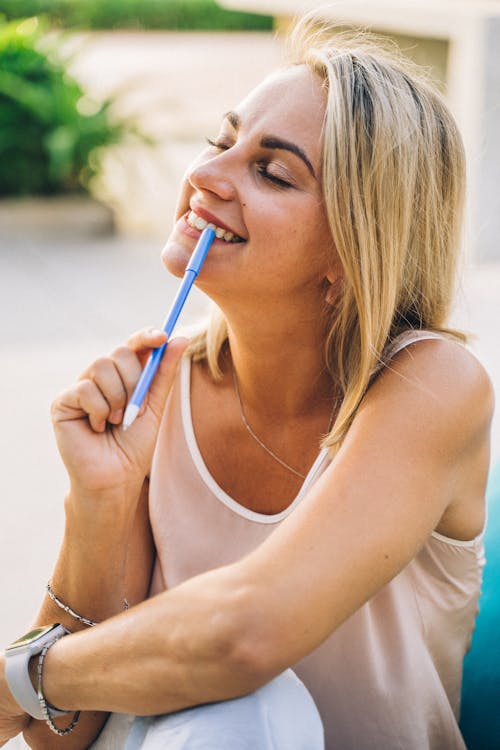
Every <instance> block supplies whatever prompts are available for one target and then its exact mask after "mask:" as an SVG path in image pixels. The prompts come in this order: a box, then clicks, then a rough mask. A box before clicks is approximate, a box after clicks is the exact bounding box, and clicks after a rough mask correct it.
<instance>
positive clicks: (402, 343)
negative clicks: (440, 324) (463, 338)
mask: <svg viewBox="0 0 500 750" xmlns="http://www.w3.org/2000/svg"><path fill="white" fill-rule="evenodd" d="M446 338H447V337H446V336H445V335H444V334H443V333H438V332H437V331H421V330H418V331H416V330H409V331H403V333H400V334H399V336H396V338H395V339H393V340H392V341H391V342H390V343H389V344H388V345H387V346H386V348H385V349H384V351H383V354H382V363H383V365H385V364H386V363H387V362H389V361H390V360H391V359H392V358H393V357H395V356H396V354H398V352H400V351H402V350H403V349H405V348H406V347H407V346H410V344H415V343H416V342H417V341H426V340H428V339H446Z"/></svg>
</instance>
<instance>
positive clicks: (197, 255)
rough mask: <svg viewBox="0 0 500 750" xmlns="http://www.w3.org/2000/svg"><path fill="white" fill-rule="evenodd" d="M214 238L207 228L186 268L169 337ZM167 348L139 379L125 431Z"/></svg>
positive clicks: (155, 355)
mask: <svg viewBox="0 0 500 750" xmlns="http://www.w3.org/2000/svg"><path fill="white" fill-rule="evenodd" d="M214 237H215V232H214V230H213V229H211V228H210V227H206V228H205V229H204V230H203V232H202V233H201V237H200V239H199V240H198V242H197V243H196V247H195V249H194V251H193V254H192V256H191V258H190V260H189V263H188V264H187V266H186V271H185V273H184V278H183V279H182V282H181V285H180V287H179V289H178V291H177V294H176V295H175V299H174V301H173V302H172V307H171V308H170V310H169V312H168V315H167V317H166V320H165V323H164V324H163V330H164V331H165V333H166V334H167V336H168V337H170V334H171V333H172V331H173V330H174V326H175V324H176V323H177V318H178V317H179V315H180V314H181V310H182V308H183V307H184V303H185V302H186V299H187V296H188V294H189V291H190V289H191V287H192V286H193V283H194V281H195V279H196V277H197V276H198V274H199V272H200V268H201V267H202V265H203V261H204V260H205V258H206V255H207V253H208V250H209V248H210V245H211V244H212V242H213V241H214ZM167 346H168V341H167V342H166V343H165V344H163V345H162V346H160V347H158V349H154V350H153V351H152V352H151V355H150V357H149V359H148V361H147V362H146V365H145V367H144V370H143V371H142V374H141V377H140V378H139V380H138V382H137V385H136V387H135V390H134V392H133V394H132V398H131V399H130V401H129V403H128V405H127V408H126V409H125V414H124V417H123V423H122V427H123V429H124V430H126V429H127V428H128V427H130V425H131V424H132V423H133V422H134V420H135V418H136V417H137V414H138V413H139V409H140V408H141V406H142V402H143V401H144V399H145V397H146V394H147V392H148V390H149V386H150V385H151V383H152V381H153V378H154V376H155V374H156V371H157V369H158V367H159V364H160V362H161V359H162V357H163V354H164V352H165V349H166V348H167Z"/></svg>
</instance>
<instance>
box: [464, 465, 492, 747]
mask: <svg viewBox="0 0 500 750" xmlns="http://www.w3.org/2000/svg"><path fill="white" fill-rule="evenodd" d="M487 497H488V521H487V529H486V534H485V538H484V544H485V549H486V567H485V569H484V578H483V586H482V594H481V598H480V600H479V615H478V618H477V621H476V628H475V630H474V634H473V638H472V648H471V650H470V651H469V653H468V654H467V656H466V657H465V661H464V677H463V685H462V710H461V717H460V729H461V731H462V734H463V736H464V740H465V744H466V745H467V748H468V750H499V748H500V463H497V464H496V466H495V467H494V469H493V471H492V472H491V474H490V479H489V482H488V492H487Z"/></svg>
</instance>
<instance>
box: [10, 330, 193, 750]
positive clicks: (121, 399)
mask: <svg viewBox="0 0 500 750" xmlns="http://www.w3.org/2000/svg"><path fill="white" fill-rule="evenodd" d="M164 340H165V335H164V334H163V333H162V332H156V333H153V334H151V332H140V333H138V334H135V335H134V336H132V337H131V339H130V340H129V342H128V346H127V347H122V348H120V349H118V350H116V351H115V352H114V353H113V354H112V355H111V356H110V357H108V358H103V359H100V360H97V361H96V362H94V363H93V364H92V365H91V366H90V367H89V368H88V370H87V371H85V372H84V373H83V375H82V377H81V378H80V381H79V382H78V383H77V384H76V385H75V386H73V387H72V388H70V389H69V390H68V391H67V392H65V393H63V394H62V395H61V396H60V397H59V398H58V399H56V401H55V402H54V405H53V409H52V416H53V421H54V427H55V432H56V438H57V441H58V447H59V450H60V452H61V455H62V457H63V460H64V462H65V465H66V468H67V470H68V474H69V478H70V491H69V494H68V497H67V498H66V501H65V511H66V526H65V533H64V538H63V542H62V546H61V549H60V553H59V557H58V560H57V563H56V567H55V570H54V573H53V576H52V579H51V585H52V589H53V591H54V592H55V593H56V595H57V596H58V598H59V599H60V600H62V601H63V602H64V603H65V604H68V605H69V606H70V607H71V608H72V609H73V610H74V611H76V612H78V613H80V614H81V615H83V616H84V617H85V618H87V619H90V620H94V621H96V622H101V621H103V620H105V619H106V618H109V617H110V616H112V615H113V614H115V613H117V612H120V611H122V610H123V606H124V598H125V597H127V599H128V600H129V601H130V603H131V604H135V603H137V602H138V601H141V600H142V599H144V597H145V596H146V595H147V592H148V588H149V581H150V577H151V570H152V564H153V555H154V548H153V547H154V545H153V540H152V534H151V529H150V525H149V515H148V480H147V479H145V477H146V476H147V474H148V473H149V467H150V463H151V457H152V452H153V449H154V444H155V441H156V433H157V429H158V426H159V421H160V418H161V414H162V411H163V405H164V402H165V398H166V396H167V394H168V391H169V389H170V386H171V383H172V381H173V377H174V374H175V369H176V364H177V360H178V356H179V355H180V353H181V352H182V350H183V348H184V344H183V343H182V342H178V343H172V344H171V346H170V347H169V351H168V355H167V357H165V358H164V359H165V362H164V363H162V365H163V367H162V371H161V373H159V376H158V378H157V382H156V383H155V387H153V388H152V389H151V391H150V394H149V400H148V403H147V404H146V405H145V408H144V409H143V414H142V419H140V420H137V422H138V424H137V426H136V427H135V428H134V430H131V431H130V432H131V435H130V436H127V435H125V434H124V433H123V431H122V430H121V428H119V427H113V424H117V425H119V424H120V422H121V414H122V413H123V409H124V407H125V404H126V401H127V400H128V398H130V395H131V393H132V391H133V388H134V385H135V382H136V380H137V378H138V376H139V374H140V371H141V366H142V364H143V363H144V359H145V358H146V356H147V355H148V353H149V351H150V349H151V347H152V346H157V345H159V344H161V343H163V342H164ZM53 622H60V623H62V624H63V625H64V626H65V627H66V628H67V629H68V630H70V631H71V632H75V631H78V630H82V629H84V628H85V626H84V625H83V624H82V623H80V622H79V621H78V620H76V619H75V618H73V617H72V616H71V615H69V614H67V613H65V612H64V611H63V610H61V608H60V607H58V606H57V605H56V603H55V602H53V601H52V600H51V598H50V597H49V596H48V595H46V596H45V599H44V601H43V604H42V607H41V609H40V612H39V614H38V616H37V618H36V622H35V624H37V625H38V624H40V625H41V624H48V623H53ZM36 662H37V660H36V659H33V660H32V661H31V663H30V670H31V675H32V681H33V682H35V674H36V666H37V664H36ZM0 671H2V674H3V670H0ZM105 720H106V714H105V713H102V714H97V713H96V712H93V713H92V714H88V715H82V716H81V717H80V721H79V723H78V725H77V728H76V729H75V731H74V732H73V733H72V734H71V735H70V736H68V737H64V738H58V737H56V735H54V734H53V733H52V732H51V731H50V729H49V728H48V727H47V726H46V724H45V722H39V721H31V722H30V724H29V726H28V729H27V730H26V732H25V737H26V739H27V740H28V742H29V743H30V744H31V746H32V747H40V748H45V747H47V744H48V743H50V747H54V748H57V747H59V745H60V744H61V746H64V747H65V748H69V749H70V750H71V748H73V747H75V748H76V747H87V746H88V744H89V742H90V741H91V740H92V739H93V738H94V737H95V736H96V734H97V733H98V732H99V730H100V729H101V727H102V725H103V723H104V721H105ZM69 721H70V719H69V718H67V717H62V718H61V719H58V720H56V724H57V725H58V726H60V727H61V728H64V727H65V726H67V725H68V723H69ZM20 728H21V727H20ZM18 731H19V730H18ZM0 741H1V739H0Z"/></svg>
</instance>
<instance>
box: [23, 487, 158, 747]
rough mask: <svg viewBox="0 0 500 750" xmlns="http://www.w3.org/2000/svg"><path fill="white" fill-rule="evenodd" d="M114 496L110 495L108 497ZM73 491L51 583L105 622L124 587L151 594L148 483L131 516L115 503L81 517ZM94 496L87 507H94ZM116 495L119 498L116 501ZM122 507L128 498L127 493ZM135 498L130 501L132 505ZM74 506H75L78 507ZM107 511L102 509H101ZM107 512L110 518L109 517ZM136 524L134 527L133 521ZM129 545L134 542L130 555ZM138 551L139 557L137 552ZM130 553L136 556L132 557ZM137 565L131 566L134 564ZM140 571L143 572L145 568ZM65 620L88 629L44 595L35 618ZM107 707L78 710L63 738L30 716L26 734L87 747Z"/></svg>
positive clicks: (40, 742) (134, 595) (137, 595)
mask: <svg viewBox="0 0 500 750" xmlns="http://www.w3.org/2000/svg"><path fill="white" fill-rule="evenodd" d="M107 499H108V500H110V498H107ZM76 500H77V498H75V497H72V496H71V495H70V496H69V497H68V498H67V500H66V529H65V536H64V540H63V545H62V547H61V552H60V555H59V558H58V561H57V564H56V567H55V571H54V573H53V575H52V578H51V583H52V588H53V590H54V592H55V593H56V595H57V597H58V598H59V599H60V600H61V601H62V602H64V603H65V604H67V605H69V606H71V608H72V609H73V610H74V611H76V612H77V613H79V614H80V615H83V616H84V617H85V618H86V619H90V620H94V621H97V622H101V621H102V620H105V619H107V618H108V617H110V616H111V615H112V614H114V613H116V612H119V611H121V610H122V609H123V596H124V592H126V594H127V596H129V597H130V598H131V601H132V602H135V601H137V600H142V599H143V598H144V597H145V596H146V594H147V586H148V583H149V575H150V569H151V558H152V556H151V554H150V552H151V551H150V550H149V554H148V546H149V545H148V543H147V541H146V539H145V538H146V536H148V534H147V529H146V527H149V521H148V516H147V484H146V483H145V485H144V487H143V490H142V492H141V496H140V498H139V503H138V507H137V510H136V512H135V516H134V518H133V520H132V522H130V518H129V517H128V515H129V514H125V513H123V514H120V512H119V508H118V509H116V508H113V507H111V508H110V509H109V513H108V514H107V513H106V510H105V509H104V508H103V507H100V508H99V509H98V510H99V516H98V517H99V524H96V516H94V518H92V519H90V520H91V526H92V528H89V525H88V519H85V517H83V518H82V514H81V513H79V512H78V508H79V507H81V502H82V498H81V497H80V498H78V501H79V502H78V504H77V503H76ZM93 500H94V499H93V498H90V504H89V505H88V506H87V507H86V508H85V506H84V511H85V513H84V514H83V515H85V514H86V512H90V513H93V512H94V511H95V510H96V509H95V507H92V505H93ZM118 500H119V499H118V498H115V501H116V502H118ZM123 500H124V503H123V505H124V507H126V506H125V501H126V500H127V498H123ZM130 505H132V506H133V503H130V502H129V506H130ZM75 506H76V507H75ZM103 511H104V512H103ZM106 515H108V516H109V518H108V519H107V518H106ZM131 526H133V528H132V529H131V528H130V527H131ZM130 547H132V555H131V550H130ZM137 551H139V552H140V558H141V559H140V560H137V559H135V558H136V557H137ZM130 557H132V560H131V559H130ZM132 566H133V569H132ZM141 571H142V572H141ZM52 622H60V623H62V624H63V625H64V626H65V627H66V628H67V629H68V630H70V631H71V632H76V631H78V630H85V629H87V628H88V627H89V626H86V625H84V624H83V623H81V622H79V621H78V620H77V619H75V618H74V617H73V616H72V615H70V614H68V613H66V612H64V610H62V609H61V608H60V607H58V606H57V604H56V603H55V602H54V601H53V600H52V599H51V598H49V596H48V595H46V597H45V599H44V602H43V604H42V607H41V609H40V612H39V614H38V616H37V623H36V624H44V625H45V624H48V623H52ZM36 667H37V659H33V660H32V662H31V665H30V671H31V675H32V680H33V682H34V683H35V681H36ZM106 718H107V713H99V712H85V713H82V714H81V715H80V720H79V722H78V725H77V727H76V729H75V730H74V731H73V732H72V733H71V735H68V736H67V737H63V738H59V737H57V736H56V735H55V734H54V733H52V732H51V730H50V729H49V727H48V726H47V724H46V723H45V722H43V721H35V720H32V721H31V722H30V724H29V727H28V728H27V730H26V731H25V739H26V741H27V742H28V744H29V745H30V746H31V747H33V748H40V750H42V749H44V748H47V747H49V746H50V747H51V748H54V750H56V748H58V747H59V746H60V747H61V748H64V749H65V750H78V749H79V748H83V747H88V746H89V744H90V742H91V741H92V740H93V739H94V738H95V737H96V736H97V734H98V733H99V732H100V730H101V729H102V726H103V724H104V723H105V721H106ZM70 720H71V716H68V717H63V718H61V719H59V720H57V721H56V724H57V726H59V728H61V729H62V728H64V726H67V725H68V723H69V722H70Z"/></svg>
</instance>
